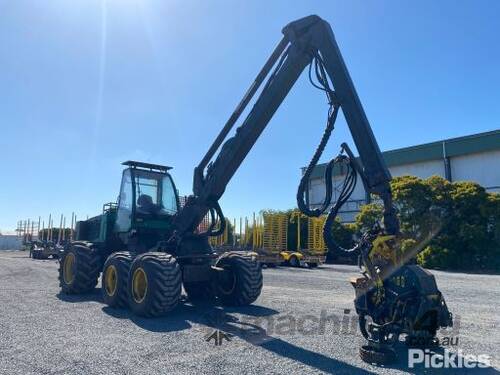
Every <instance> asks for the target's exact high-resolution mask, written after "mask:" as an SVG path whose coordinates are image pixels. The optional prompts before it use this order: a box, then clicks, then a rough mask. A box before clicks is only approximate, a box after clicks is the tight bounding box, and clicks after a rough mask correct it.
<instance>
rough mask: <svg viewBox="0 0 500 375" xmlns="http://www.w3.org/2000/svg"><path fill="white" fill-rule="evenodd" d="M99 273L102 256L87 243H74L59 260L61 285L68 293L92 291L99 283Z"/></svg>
mask: <svg viewBox="0 0 500 375" xmlns="http://www.w3.org/2000/svg"><path fill="white" fill-rule="evenodd" d="M38 259H39V258H38ZM99 273H100V257H99V255H98V254H97V252H96V251H95V250H93V249H91V248H90V247H88V246H85V245H81V244H78V245H72V246H71V248H69V249H68V250H66V251H64V252H63V254H62V256H61V258H60V260H59V286H60V287H61V291H62V292H63V293H66V294H80V293H85V292H89V291H91V290H92V289H94V288H95V286H96V285H97V279H98V278H99Z"/></svg>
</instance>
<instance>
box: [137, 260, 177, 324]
mask: <svg viewBox="0 0 500 375" xmlns="http://www.w3.org/2000/svg"><path fill="white" fill-rule="evenodd" d="M181 285H182V277H181V269H180V266H179V264H178V263H177V261H176V260H175V258H174V257H173V256H171V255H170V254H166V253H160V252H149V253H144V254H141V255H139V256H137V257H136V258H135V259H134V261H133V262H132V266H131V267H130V271H129V276H128V303H129V306H130V309H131V310H132V311H133V312H134V313H135V314H137V315H140V316H146V317H155V316H161V315H164V314H166V313H167V312H169V311H171V310H173V309H174V308H175V307H176V306H177V304H178V303H179V299H180V297H181V289H182V288H181Z"/></svg>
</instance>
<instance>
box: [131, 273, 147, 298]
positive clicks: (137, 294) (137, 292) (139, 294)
mask: <svg viewBox="0 0 500 375" xmlns="http://www.w3.org/2000/svg"><path fill="white" fill-rule="evenodd" d="M147 292H148V278H147V276H146V272H144V270H143V269H142V268H141V267H139V268H137V269H136V270H135V271H134V274H133V275H132V297H133V298H134V301H135V302H137V303H141V302H142V301H144V298H146V294H147Z"/></svg>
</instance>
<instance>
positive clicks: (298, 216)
mask: <svg viewBox="0 0 500 375" xmlns="http://www.w3.org/2000/svg"><path fill="white" fill-rule="evenodd" d="M297 251H300V212H299V214H298V215H297Z"/></svg>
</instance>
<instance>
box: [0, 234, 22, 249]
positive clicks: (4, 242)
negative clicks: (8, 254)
mask: <svg viewBox="0 0 500 375" xmlns="http://www.w3.org/2000/svg"><path fill="white" fill-rule="evenodd" d="M21 247H22V241H21V238H19V237H18V236H16V235H4V236H2V235H0V250H20V249H21Z"/></svg>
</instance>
